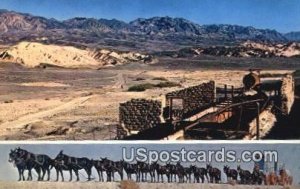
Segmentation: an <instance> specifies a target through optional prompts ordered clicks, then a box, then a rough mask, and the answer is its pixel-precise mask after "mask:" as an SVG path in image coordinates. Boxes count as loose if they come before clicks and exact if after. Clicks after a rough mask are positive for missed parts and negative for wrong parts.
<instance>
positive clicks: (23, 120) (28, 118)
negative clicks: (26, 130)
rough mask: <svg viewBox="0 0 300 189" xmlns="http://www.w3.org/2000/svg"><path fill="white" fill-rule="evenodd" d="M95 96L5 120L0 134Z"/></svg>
mask: <svg viewBox="0 0 300 189" xmlns="http://www.w3.org/2000/svg"><path fill="white" fill-rule="evenodd" d="M93 96H95V95H90V96H84V97H78V98H75V99H73V100H71V101H69V102H66V103H65V104H62V105H60V106H57V107H55V108H52V109H48V110H44V111H40V112H37V113H32V114H28V115H25V116H22V117H19V118H18V119H16V120H14V121H7V122H4V123H2V124H0V133H1V134H0V136H1V135H5V133H6V132H5V131H6V130H18V129H22V128H23V127H24V126H25V125H27V124H30V123H34V122H37V121H40V120H42V119H43V118H45V117H49V116H52V115H54V114H57V113H61V112H64V111H67V110H70V109H73V108H75V107H77V106H79V105H81V104H83V103H85V102H86V101H87V100H89V99H90V98H92V97H93Z"/></svg>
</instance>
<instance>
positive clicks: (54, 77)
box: [0, 10, 300, 140]
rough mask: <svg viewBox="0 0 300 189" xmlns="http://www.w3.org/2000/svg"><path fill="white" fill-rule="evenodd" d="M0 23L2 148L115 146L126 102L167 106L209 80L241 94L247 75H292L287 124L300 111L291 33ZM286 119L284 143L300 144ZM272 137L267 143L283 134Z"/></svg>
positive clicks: (32, 19) (298, 48)
mask: <svg viewBox="0 0 300 189" xmlns="http://www.w3.org/2000/svg"><path fill="white" fill-rule="evenodd" d="M0 20H1V23H2V24H1V25H0V31H1V39H0V131H1V132H0V133H1V134H0V139H2V140H88V139H92V140H103V139H105V140H106V139H115V138H116V132H117V131H116V130H117V125H118V124H119V104H120V103H124V102H126V101H129V100H131V99H137V98H144V99H153V100H159V101H162V103H165V102H164V98H163V97H164V95H166V94H167V93H169V92H172V91H176V90H179V89H184V88H187V87H191V86H195V85H199V84H201V83H205V82H209V81H215V85H216V87H223V86H224V85H225V84H226V85H228V86H230V85H231V86H233V87H235V88H240V87H243V83H242V80H243V77H244V75H246V74H247V73H249V69H261V71H260V73H261V74H262V75H264V76H266V77H269V76H271V77H277V76H280V75H285V74H292V75H294V76H293V77H294V79H295V81H296V82H295V86H296V97H295V99H296V100H295V104H294V106H293V109H292V111H291V116H294V115H296V114H297V111H299V110H298V107H299V106H298V104H297V103H298V100H297V99H298V96H297V95H299V81H298V80H299V71H297V70H299V69H300V65H299V56H300V45H299V43H298V42H297V40H298V39H297V35H296V34H294V33H293V35H292V34H281V33H279V32H277V31H275V30H267V29H266V30H263V29H255V28H253V27H243V26H235V25H199V24H196V23H193V22H191V21H188V20H186V19H182V18H171V17H153V18H149V19H136V20H134V21H132V22H129V23H126V22H123V21H119V20H106V19H99V20H97V19H92V18H77V17H76V18H73V19H69V20H63V21H58V20H55V19H47V18H43V17H39V16H33V15H30V14H25V13H18V12H14V11H8V10H1V11H0ZM291 36H292V37H291ZM289 119H290V122H291V124H289V125H290V126H288V127H291V129H290V130H291V132H288V134H286V136H282V137H283V138H299V136H300V134H299V129H297V128H296V127H295V126H294V123H295V121H294V122H293V119H292V118H289ZM279 125H281V123H279ZM276 128H277V127H275V128H274V129H272V132H273V134H272V135H271V138H277V137H278V134H279V133H281V127H278V128H279V129H276Z"/></svg>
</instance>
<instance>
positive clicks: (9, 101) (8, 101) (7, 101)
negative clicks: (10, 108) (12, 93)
mask: <svg viewBox="0 0 300 189" xmlns="http://www.w3.org/2000/svg"><path fill="white" fill-rule="evenodd" d="M13 102H14V101H13V100H5V101H4V103H6V104H8V103H13Z"/></svg>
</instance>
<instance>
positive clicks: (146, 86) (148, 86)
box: [128, 83, 155, 92]
mask: <svg viewBox="0 0 300 189" xmlns="http://www.w3.org/2000/svg"><path fill="white" fill-rule="evenodd" d="M154 87H155V85H154V84H151V83H144V84H138V85H133V86H131V87H129V88H128V91H132V92H133V91H135V92H142V91H145V90H147V89H152V88H154Z"/></svg>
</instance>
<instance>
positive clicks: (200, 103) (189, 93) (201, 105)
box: [166, 81, 216, 118]
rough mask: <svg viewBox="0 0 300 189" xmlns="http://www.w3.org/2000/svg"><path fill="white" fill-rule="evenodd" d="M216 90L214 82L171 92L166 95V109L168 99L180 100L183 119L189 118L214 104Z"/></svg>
mask: <svg viewBox="0 0 300 189" xmlns="http://www.w3.org/2000/svg"><path fill="white" fill-rule="evenodd" d="M215 96H216V90H215V82H214V81H209V82H207V83H202V84H200V85H197V86H192V87H188V88H185V89H182V90H178V91H173V92H170V93H168V94H166V107H169V106H170V104H169V103H170V102H169V99H170V98H181V99H182V100H183V101H182V103H183V104H182V107H183V115H182V116H183V117H184V118H186V117H189V116H190V115H192V114H194V113H196V112H197V111H199V110H203V109H205V108H207V107H209V106H211V104H212V103H213V102H215Z"/></svg>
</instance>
